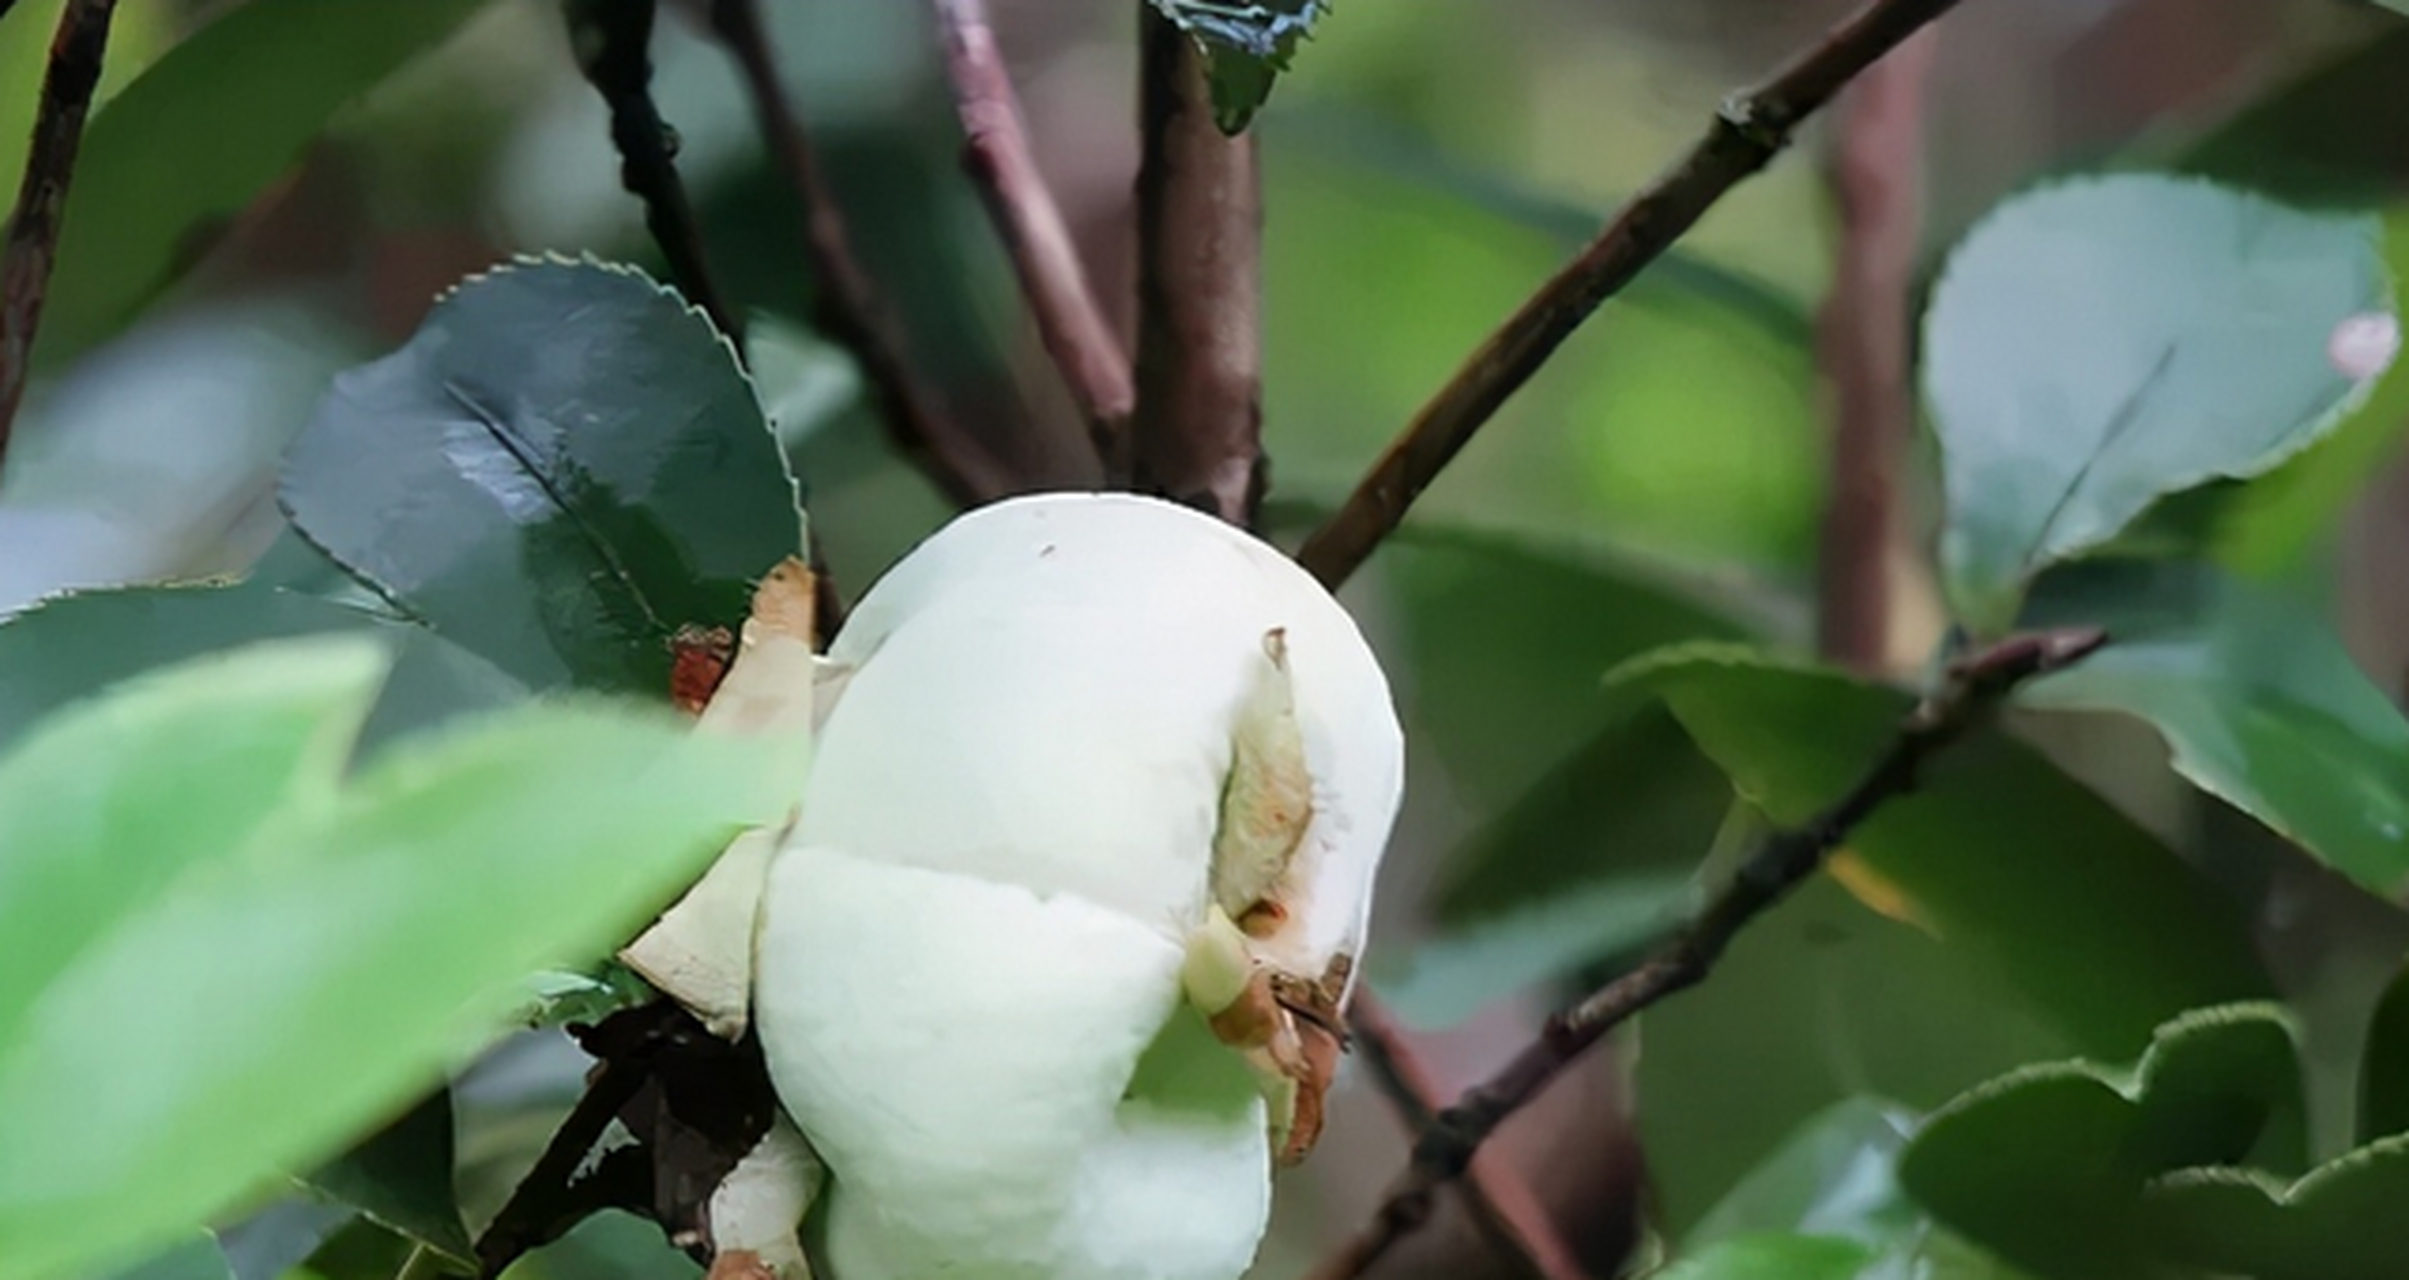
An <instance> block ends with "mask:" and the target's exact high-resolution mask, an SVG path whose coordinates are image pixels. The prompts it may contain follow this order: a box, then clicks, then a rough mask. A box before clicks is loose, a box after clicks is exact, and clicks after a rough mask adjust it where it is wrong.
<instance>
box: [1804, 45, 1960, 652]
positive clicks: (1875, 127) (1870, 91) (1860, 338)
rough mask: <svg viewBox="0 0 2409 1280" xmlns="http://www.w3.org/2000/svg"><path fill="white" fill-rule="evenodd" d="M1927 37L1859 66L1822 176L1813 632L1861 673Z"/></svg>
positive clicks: (1881, 633) (1873, 614)
mask: <svg viewBox="0 0 2409 1280" xmlns="http://www.w3.org/2000/svg"><path fill="white" fill-rule="evenodd" d="M1935 34H1936V33H1935V32H1932V31H1926V32H1924V33H1923V34H1921V35H1918V36H1917V37H1915V38H1914V39H1911V40H1909V41H1907V42H1906V43H1904V44H1902V45H1900V46H1899V47H1898V48H1897V49H1896V50H1895V51H1893V52H1892V53H1891V55H1890V56H1889V57H1887V58H1884V59H1882V60H1881V61H1880V62H1878V63H1875V64H1874V65H1873V66H1872V67H1869V68H1867V69H1866V72H1865V74H1864V75H1862V76H1860V77H1859V78H1858V79H1857V82H1856V83H1855V84H1853V85H1851V86H1850V87H1849V90H1848V92H1847V93H1845V94H1843V95H1841V98H1840V101H1839V102H1838V103H1837V104H1836V105H1835V106H1834V107H1833V126H1834V127H1833V145H1832V155H1831V159H1830V171H1829V175H1828V180H1829V183H1830V186H1831V189H1832V195H1833V198H1834V202H1835V203H1836V204H1837V205H1838V206H1839V212H1840V250H1839V259H1838V262H1837V263H1836V264H1835V268H1834V271H1833V280H1832V291H1831V293H1830V294H1829V295H1828V296H1827V297H1826V298H1825V300H1824V305H1823V311H1822V313H1821V314H1820V315H1819V316H1817V318H1816V349H1817V355H1818V356H1819V357H1820V359H1821V361H1822V364H1823V369H1824V377H1825V381H1826V382H1827V383H1829V384H1830V387H1831V396H1832V452H1831V483H1830V496H1829V497H1828V498H1827V499H1825V502H1826V505H1825V508H1824V516H1823V529H1822V536H1821V546H1820V548H1819V552H1818V557H1819V559H1818V565H1817V589H1816V605H1817V617H1816V640H1817V646H1818V648H1819V650H1820V651H1821V652H1822V654H1823V656H1824V657H1826V658H1829V659H1831V660H1832V661H1834V662H1838V663H1840V664H1841V665H1843V666H1846V667H1849V668H1852V669H1854V670H1858V671H1878V670H1880V669H1881V668H1882V666H1883V663H1884V661H1885V660H1886V658H1887V657H1888V651H1889V639H1890V619H1891V612H1892V608H1891V604H1892V596H1893V581H1892V579H1893V576H1894V575H1893V574H1892V572H1891V550H1892V546H1893V542H1894V540H1895V538H1896V536H1897V534H1898V530H1899V523H1900V516H1899V469H1900V466H1901V456H1902V455H1903V454H1904V453H1905V452H1906V449H1907V440H1908V436H1909V433H1910V432H1911V430H1912V429H1913V427H1914V424H1915V392H1914V388H1913V386H1912V385H1911V383H1910V375H1909V371H1908V363H1909V354H1910V349H1911V347H1912V345H1913V335H1912V334H1911V332H1910V328H1911V325H1912V323H1913V322H1912V320H1911V318H1910V303H1911V298H1910V293H1911V292H1912V289H1913V285H1914V274H1915V260H1916V249H1917V245H1918V240H1919V236H1920V233H1921V230H1922V223H1923V190H1922V187H1923V177H1924V167H1923V144H1924V86H1925V83H1926V81H1927V80H1928V79H1929V78H1930V75H1931V71H1932V59H1933V50H1934V47H1935V43H1936V42H1935V39H1934V37H1935Z"/></svg>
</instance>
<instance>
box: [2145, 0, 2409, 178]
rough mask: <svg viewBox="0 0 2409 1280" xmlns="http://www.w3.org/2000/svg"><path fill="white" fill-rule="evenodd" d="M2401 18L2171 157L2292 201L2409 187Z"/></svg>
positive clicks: (2406, 53) (2407, 59) (2406, 34)
mask: <svg viewBox="0 0 2409 1280" xmlns="http://www.w3.org/2000/svg"><path fill="white" fill-rule="evenodd" d="M2404 76H2409V28H2398V27H2396V28H2392V29H2389V30H2386V31H2384V32H2382V33H2381V34H2379V35H2377V36H2376V38H2374V39H2372V40H2369V41H2366V42H2365V43H2363V44H2359V45H2357V46H2355V47H2351V48H2348V49H2345V50H2343V51H2342V52H2340V53H2338V54H2336V55H2335V56H2333V57H2332V58H2330V59H2328V60H2326V61H2324V62H2322V63H2319V64H2318V65H2316V66H2313V67H2310V68H2309V69H2308V70H2306V71H2303V72H2301V73H2300V74H2299V75H2297V76H2295V77H2293V78H2292V79H2290V80H2288V81H2286V82H2285V83H2283V84H2280V85H2277V86H2276V87H2275V88H2274V89H2273V90H2272V91H2270V92H2268V93H2265V94H2262V95H2260V96H2258V97H2257V98H2255V99H2253V100H2252V101H2250V102H2249V103H2248V104H2246V105H2244V106H2243V107H2242V108H2241V109H2240V110H2239V111H2237V112H2235V113H2234V114H2233V115H2232V116H2231V117H2230V118H2228V119H2226V120H2224V121H2221V122H2219V123H2218V124H2217V125H2216V126H2215V127H2214V128H2212V129H2210V130H2209V131H2208V133H2207V134H2206V135H2205V136H2203V137H2200V138H2198V139H2196V140H2193V141H2191V142H2190V143H2189V144H2188V145H2187V146H2185V147H2184V149H2183V151H2182V153H2181V154H2180V155H2179V156H2177V157H2175V158H2174V162H2175V165H2176V167H2178V168H2180V169H2181V170H2183V171H2184V172H2186V173H2196V174H2200V175H2201V176H2203V177H2209V178H2214V179H2216V180H2218V181H2220V182H2229V183H2234V184H2237V185H2240V186H2246V187H2249V188H2251V189H2253V190H2256V191H2262V192H2265V193H2266V194H2267V195H2269V196H2272V197H2274V198H2275V199H2278V200H2282V201H2285V202H2287V203H2291V204H2300V205H2312V206H2319V207H2328V208H2342V209H2351V210H2359V209H2365V208H2368V207H2370V206H2373V205H2380V204H2388V203H2391V202H2393V201H2394V200H2396V199H2398V198H2399V197H2400V196H2401V195H2403V194H2409V119H2404V118H2402V116H2401V113H2400V112H2398V111H2394V110H2392V106H2393V104H2394V103H2395V102H2396V101H2397V100H2398V99H2397V94H2398V93H2399V90H2400V86H2401V81H2402V78H2403V77H2404Z"/></svg>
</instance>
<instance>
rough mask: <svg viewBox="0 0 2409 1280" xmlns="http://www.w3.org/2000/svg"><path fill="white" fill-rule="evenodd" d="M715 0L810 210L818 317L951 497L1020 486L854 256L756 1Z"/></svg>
mask: <svg viewBox="0 0 2409 1280" xmlns="http://www.w3.org/2000/svg"><path fill="white" fill-rule="evenodd" d="M710 4H711V8H710V15H711V28H712V30H713V31H714V32H715V33H717V34H718V36H719V39H720V42H721V43H722V44H724V45H726V46H727V48H728V52H729V54H730V55H731V56H733V57H734V58H735V59H736V65H737V69H738V71H739V72H741V73H742V75H743V78H744V83H745V90H746V93H747V94H748V95H749V96H750V97H751V98H752V100H753V114H754V116H755V117H756V119H757V120H758V121H759V124H760V128H761V132H762V136H763V137H764V138H766V139H767V140H768V142H769V149H770V156H771V159H772V160H773V161H774V162H775V163H776V164H777V165H778V167H779V168H780V170H781V171H783V173H784V174H785V177H786V180H787V182H788V184H789V185H791V186H792V187H793V188H794V190H795V198H796V200H797V201H798V202H799V203H800V204H801V205H802V207H803V219H804V226H803V246H804V250H805V253H806V254H807V255H808V256H809V258H810V260H811V269H812V282H813V287H814V293H815V295H816V296H815V303H816V306H817V314H816V315H815V316H814V319H815V320H816V322H817V323H818V325H819V327H820V329H821V331H822V332H824V333H826V334H827V335H828V336H829V337H830V338H832V339H834V340H836V341H837V342H838V343H840V344H842V345H843V346H844V347H845V348H846V349H847V350H849V351H851V352H852V353H853V358H854V359H855V360H856V361H858V362H860V364H861V368H862V376H863V378H864V379H865V380H866V381H867V382H868V383H869V385H870V388H871V391H872V393H873V394H874V395H876V397H877V398H878V402H879V408H880V409H881V410H882V416H883V417H884V418H885V420H886V425H887V432H888V435H889V437H890V438H891V439H893V440H894V442H895V445H896V447H897V448H898V449H900V450H901V451H902V452H903V454H904V455H905V456H906V457H908V458H910V459H911V460H912V461H913V462H914V463H915V464H917V465H918V466H919V467H920V469H921V470H922V471H924V472H926V473H927V474H928V476H929V478H930V479H932V480H934V481H935V482H936V484H937V487H938V488H940V489H943V490H944V491H945V494H946V496H947V497H949V498H952V499H953V500H954V501H955V502H958V503H961V504H963V505H965V506H971V505H975V504H978V503H981V502H986V501H989V500H991V499H994V498H997V497H1001V496H1002V495H1004V494H1007V493H1010V492H1013V491H1014V490H1015V489H1017V488H1018V487H1019V486H1018V485H1017V484H1016V483H1014V481H1013V478H1012V475H1011V473H1010V471H1008V470H1007V469H1006V468H1005V466H1004V465H1003V464H1002V463H1001V462H1000V461H998V460H997V458H996V455H995V454H994V453H993V452H992V451H991V450H990V449H989V448H988V447H987V445H986V443H985V442H984V441H982V440H980V439H979V438H978V437H977V436H974V435H972V434H971V433H970V432H968V431H967V430H965V429H964V428H963V426H962V424H961V423H960V422H958V421H956V420H955V419H953V418H952V417H951V416H949V415H948V414H947V413H946V411H945V409H944V406H943V405H942V404H941V403H940V402H939V400H938V397H937V395H936V393H935V392H934V391H933V390H932V389H931V388H930V387H929V386H928V385H927V384H926V383H924V382H923V381H922V380H921V379H920V377H919V376H918V375H917V374H916V373H915V371H914V370H913V367H912V364H911V361H910V359H909V358H908V356H907V354H906V349H905V345H904V340H903V331H902V327H901V326H900V325H899V324H898V323H897V322H896V319H895V317H894V315H893V314H892V313H891V312H890V311H889V310H888V308H887V305H886V300H885V299H884V297H883V296H881V294H880V293H879V291H878V287H877V284H876V282H874V281H873V280H872V279H871V278H870V273H869V272H868V271H867V270H866V269H864V268H863V266H862V264H861V261H860V259H859V258H858V257H856V256H855V254H854V250H853V239H852V235H851V233H850V232H849V231H848V230H847V228H846V225H845V215H844V212H843V211H842V210H841V209H839V208H838V207H837V202H836V197H835V193H834V192H833V191H831V190H830V189H829V187H828V182H827V179H826V177H825V175H823V174H822V173H821V171H820V163H819V157H818V155H817V154H816V153H815V152H814V150H813V148H812V145H811V137H810V135H809V134H807V133H805V132H804V130H803V124H802V121H801V119H800V118H799V117H798V116H797V115H796V114H795V108H794V104H793V103H792V102H790V101H789V100H788V98H787V94H786V87H785V86H784V85H783V84H781V83H780V82H779V80H778V65H777V59H776V57H775V56H774V55H773V53H772V52H771V50H770V44H769V33H768V32H767V30H765V29H764V28H763V26H762V22H761V12H760V9H759V7H758V6H757V5H756V3H755V0H710Z"/></svg>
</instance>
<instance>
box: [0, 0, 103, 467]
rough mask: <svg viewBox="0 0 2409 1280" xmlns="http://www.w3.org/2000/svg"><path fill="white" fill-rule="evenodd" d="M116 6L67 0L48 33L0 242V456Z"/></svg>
mask: <svg viewBox="0 0 2409 1280" xmlns="http://www.w3.org/2000/svg"><path fill="white" fill-rule="evenodd" d="M0 9H5V5H0ZM116 10H117V2H116V0H67V8H66V10H65V12H63V13H61V14H60V15H59V25H58V34H57V35H55V36H53V37H52V38H51V42H50V64H49V68H48V69H47V70H46V71H44V72H43V74H42V96H41V100H40V102H39V103H38V104H37V105H36V106H35V108H34V124H33V145H32V146H31V147H30V148H29V149H28V150H27V152H26V155H25V179H24V181H23V182H22V183H20V184H19V185H18V188H17V204H16V212H15V213H13V214H11V215H10V216H9V220H8V242H7V245H6V247H5V248H0V459H5V458H6V456H7V453H8V434H9V427H10V425H11V424H13V423H14V422H15V421H16V418H17V406H18V405H19V404H21V403H22V402H23V401H24V399H25V383H26V380H27V379H28V378H29V377H31V376H32V374H33V340H34V334H35V333H36V332H37V331H38V330H39V329H40V328H41V324H42V301H43V299H44V298H46V297H48V296H49V293H50V271H51V267H52V266H53V265H54V264H55V263H56V262H57V261H58V253H59V230H60V228H61V227H62V226H63V225H64V224H65V221H66V213H67V187H68V184H69V183H70V182H71V181H72V180H73V179H74V177H75V154H76V151H77V150H78V149H79V148H80V147H81V146H82V144H83V138H84V117H85V116H86V115H88V114H89V113H90V112H91V110H92V92H93V90H94V89H95V88H97V87H98V86H99V84H100V65H101V61H102V59H103V57H104V56H105V55H106V54H107V52H108V47H109V19H110V18H111V17H112V16H114V14H115V13H116Z"/></svg>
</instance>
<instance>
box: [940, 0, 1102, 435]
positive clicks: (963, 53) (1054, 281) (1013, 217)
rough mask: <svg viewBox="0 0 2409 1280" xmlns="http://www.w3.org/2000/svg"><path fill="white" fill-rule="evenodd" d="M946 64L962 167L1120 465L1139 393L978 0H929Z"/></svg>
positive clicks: (1090, 422) (1084, 412) (1058, 360)
mask: <svg viewBox="0 0 2409 1280" xmlns="http://www.w3.org/2000/svg"><path fill="white" fill-rule="evenodd" d="M933 4H934V7H935V8H936V11H937V23H938V26H939V28H940V30H941V31H942V33H943V36H944V40H945V66H946V72H947V75H948V78H949V79H951V81H952V82H953V91H954V105H955V107H956V108H957V109H958V111H959V113H960V115H961V117H962V169H963V171H964V172H966V173H968V174H969V175H970V178H971V181H972V183H973V184H974V185H975V186H976V187H977V188H978V191H979V196H980V198H981V199H982V200H983V201H985V203H986V205H987V215H988V217H990V218H991V219H993V220H994V222H995V227H996V231H997V232H998V234H1000V235H1001V236H1002V237H1003V241H1004V251H1005V253H1006V254H1007V255H1008V256H1009V257H1010V258H1011V259H1012V269H1013V271H1014V272H1016V273H1017V274H1018V275H1019V277H1020V286H1021V292H1022V293H1023V294H1024V295H1025V296H1027V298H1028V299H1029V310H1030V312H1031V314H1033V315H1034V316H1035V317H1036V319H1037V332H1038V336H1039V337H1040V338H1041V339H1042V340H1043V341H1044V342H1045V347H1046V354H1047V355H1049V356H1051V357H1052V358H1053V360H1054V366H1055V368H1057V369H1059V370H1061V372H1062V380H1063V383H1064V384H1065V385H1066V386H1068V387H1069V388H1070V392H1071V399H1072V400H1073V401H1075V402H1076V403H1077V404H1078V406H1079V412H1080V414H1081V416H1083V417H1085V418H1086V419H1087V429H1088V438H1089V439H1090V440H1091V441H1092V442H1094V444H1095V446H1096V455H1097V457H1098V458H1100V459H1102V461H1103V463H1104V468H1105V474H1106V475H1107V476H1110V477H1115V478H1121V477H1124V476H1125V475H1126V472H1127V470H1128V465H1129V462H1128V455H1129V441H1128V431H1129V414H1130V410H1131V409H1132V408H1133V407H1134V406H1135V405H1136V403H1137V387H1136V385H1135V383H1134V382H1133V381H1132V375H1131V373H1130V368H1129V355H1128V353H1127V352H1125V351H1124V350H1122V348H1121V340H1120V338H1119V337H1118V336H1116V335H1115V334H1114V332H1113V326H1112V322H1111V321H1110V320H1108V319H1107V318H1106V317H1105V314H1104V309H1103V308H1102V307H1101V306H1099V305H1097V302H1096V295H1095V292H1094V291H1093V290H1092V289H1091V288H1090V287H1089V285H1088V281H1087V271H1086V268H1084V267H1082V266H1081V265H1080V263H1079V250H1078V247H1077V246H1076V245H1075V244H1073V243H1072V241H1071V231H1070V227H1069V226H1068V225H1067V224H1066V223H1064V221H1063V218H1062V209H1061V206H1059V205H1057V204H1056V203H1055V202H1054V194H1053V192H1052V191H1050V190H1048V189H1047V187H1046V180H1045V175H1043V174H1041V173H1039V172H1038V169H1037V159H1036V157H1035V156H1034V155H1033V154H1032V153H1031V151H1030V147H1029V136H1028V131H1027V129H1026V128H1025V127H1024V125H1023V123H1022V120H1021V110H1020V101H1019V98H1018V97H1017V96H1016V95H1015V94H1014V93H1013V90H1012V76H1011V73H1010V72H1009V71H1008V70H1007V69H1006V68H1005V66H1004V57H1003V53H1002V52H1001V50H999V49H998V48H997V45H996V40H995V29H994V27H993V26H991V25H990V24H989V22H988V19H987V3H986V0H933Z"/></svg>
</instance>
